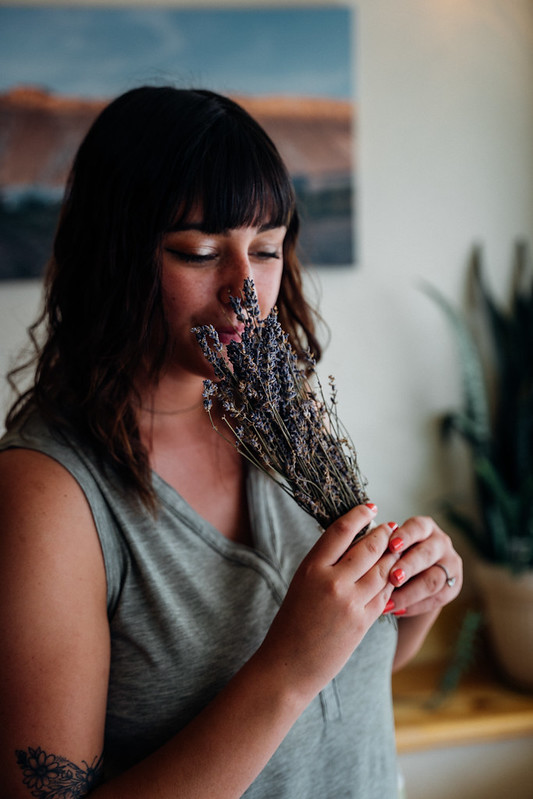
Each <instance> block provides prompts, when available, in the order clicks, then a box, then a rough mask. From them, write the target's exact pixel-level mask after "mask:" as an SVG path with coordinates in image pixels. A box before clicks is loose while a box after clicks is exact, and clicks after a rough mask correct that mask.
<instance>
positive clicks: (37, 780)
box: [15, 746, 103, 799]
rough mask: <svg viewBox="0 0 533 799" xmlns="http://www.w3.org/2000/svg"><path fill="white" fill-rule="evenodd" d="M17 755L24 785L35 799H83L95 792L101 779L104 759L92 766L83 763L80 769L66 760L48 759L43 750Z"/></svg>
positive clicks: (97, 759) (18, 752)
mask: <svg viewBox="0 0 533 799" xmlns="http://www.w3.org/2000/svg"><path fill="white" fill-rule="evenodd" d="M15 754H16V757H17V764H18V765H19V766H20V768H21V769H22V774H23V777H22V781H23V783H24V785H26V786H27V788H28V790H29V791H30V794H31V796H34V797H35V799H81V797H83V796H87V794H88V793H90V792H91V791H92V789H93V788H96V786H97V784H98V782H99V780H100V777H101V776H102V764H103V756H102V755H100V757H95V758H94V760H93V762H92V763H91V765H89V764H88V763H87V762H86V761H85V760H82V764H83V767H82V768H80V766H77V765H76V764H75V763H71V762H70V760H67V759H66V758H65V757H60V756H59V755H48V754H47V753H46V752H44V751H43V750H42V749H41V747H40V746H38V747H37V749H32V748H31V746H29V747H28V748H27V750H25V751H23V750H21V749H17V750H16V752H15Z"/></svg>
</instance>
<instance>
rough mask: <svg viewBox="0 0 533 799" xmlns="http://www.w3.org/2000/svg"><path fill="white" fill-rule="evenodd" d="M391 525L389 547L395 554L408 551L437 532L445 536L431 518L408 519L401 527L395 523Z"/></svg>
mask: <svg viewBox="0 0 533 799" xmlns="http://www.w3.org/2000/svg"><path fill="white" fill-rule="evenodd" d="M389 525H390V528H391V536H390V541H389V547H390V549H391V551H395V552H399V551H406V550H408V549H409V548H410V547H412V546H413V545H414V544H417V543H420V542H421V541H425V540H426V539H427V538H429V537H430V536H431V535H433V534H435V533H437V532H438V533H442V535H445V533H443V531H442V530H441V529H440V527H438V525H437V524H436V523H435V522H434V521H433V519H431V518H430V517H429V516H414V517H412V518H411V519H407V521H406V522H404V523H403V524H402V525H401V526H400V527H398V525H397V524H395V523H394V522H389Z"/></svg>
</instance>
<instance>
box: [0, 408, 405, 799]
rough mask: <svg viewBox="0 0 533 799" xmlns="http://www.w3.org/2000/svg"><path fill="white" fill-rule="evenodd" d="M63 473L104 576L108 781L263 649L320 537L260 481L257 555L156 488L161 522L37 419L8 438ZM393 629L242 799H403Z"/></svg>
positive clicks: (310, 714)
mask: <svg viewBox="0 0 533 799" xmlns="http://www.w3.org/2000/svg"><path fill="white" fill-rule="evenodd" d="M8 447H25V448H28V449H33V450H37V451H39V452H42V453H45V454H46V455H48V456H50V457H51V458H53V459H55V460H56V461H58V462H59V463H60V464H61V465H62V466H64V467H65V468H66V469H67V470H68V471H69V472H70V474H71V475H72V476H73V477H74V478H75V479H76V481H77V482H78V483H79V485H80V486H81V488H82V490H83V492H84V494H85V496H86V497H87V500H88V502H89V505H90V508H91V510H92V514H93V518H94V522H95V525H96V529H97V531H98V535H99V538H100V542H101V546H102V551H103V555H104V561H105V568H106V575H107V602H108V615H109V624H110V631H111V670H110V680H109V695H108V705H107V716H106V729H105V748H104V758H105V769H106V772H105V773H106V779H108V778H109V777H111V776H113V775H114V774H117V773H119V772H121V771H122V770H124V769H127V768H128V767H129V766H131V765H133V764H134V763H136V762H137V761H139V760H141V759H142V758H143V757H145V756H147V755H148V754H150V752H152V751H154V750H155V749H157V748H158V747H160V746H161V745H162V744H163V743H164V742H165V741H167V740H168V739H169V738H171V737H172V736H173V735H174V734H175V733H176V732H177V731H178V730H180V729H181V728H182V727H183V726H185V725H186V724H187V723H188V722H189V721H190V720H191V719H192V718H194V717H195V716H196V715H197V714H198V713H199V712H200V710H201V709H202V708H203V707H204V706H205V705H206V704H207V703H208V702H209V701H210V700H211V699H212V698H213V697H214V696H215V695H216V694H217V693H218V692H219V691H220V689H221V688H222V686H224V685H225V683H226V682H227V681H228V680H229V679H230V678H231V677H232V675H233V674H234V673H235V672H236V671H237V670H238V669H239V668H240V667H241V666H242V664H243V663H244V662H245V661H246V660H248V659H249V658H250V656H251V655H252V654H253V652H255V651H256V649H257V648H258V647H259V645H260V643H261V642H262V640H263V638H264V636H265V634H266V632H267V630H268V628H269V625H270V623H271V621H272V619H273V617H274V615H275V614H276V612H277V610H278V608H279V605H280V603H281V602H282V600H283V597H284V595H285V593H286V590H287V587H288V584H289V582H290V580H291V578H292V576H293V574H294V571H295V570H296V568H297V566H298V565H299V563H300V561H301V560H302V558H303V557H304V555H305V554H306V553H307V552H308V551H309V549H310V548H311V546H312V545H313V543H314V541H315V540H316V538H317V536H318V534H319V531H318V529H317V525H316V523H315V522H314V521H313V520H312V519H311V518H310V517H309V516H308V515H307V514H306V513H304V512H303V511H302V510H300V509H299V508H298V507H297V505H296V504H295V503H294V501H293V500H292V499H291V498H290V497H288V496H287V495H286V494H285V493H284V492H283V491H282V490H281V489H280V488H279V487H278V486H276V485H275V484H274V483H273V482H272V481H271V480H269V478H267V477H265V476H264V475H263V474H262V473H261V472H259V471H257V470H255V469H251V470H250V471H249V474H248V477H247V492H248V502H249V512H250V519H251V523H252V536H253V542H254V545H253V547H247V546H243V545H240V544H237V543H234V542H232V541H229V540H228V539H226V538H225V537H224V536H222V535H221V534H220V533H219V532H218V531H217V530H216V529H215V528H214V527H212V526H211V525H210V524H209V523H208V522H207V521H205V520H204V519H202V518H201V517H200V516H199V515H198V514H197V513H196V511H194V510H193V509H192V508H191V507H190V505H188V503H187V502H185V500H184V499H183V498H182V497H181V496H180V495H179V494H178V493H177V492H176V491H175V490H174V489H173V488H172V487H171V486H169V485H168V484H167V483H166V482H165V481H164V480H162V479H161V478H160V477H159V476H158V475H157V474H154V475H153V481H154V487H155V490H156V493H157V497H158V500H159V513H158V515H157V518H155V517H154V516H153V515H151V514H150V512H149V511H147V510H146V509H144V508H143V507H140V506H139V504H138V503H137V502H135V501H132V498H131V497H130V498H128V495H127V493H126V492H125V491H124V490H123V489H122V488H121V487H120V485H119V483H118V480H117V479H116V477H114V476H113V475H112V474H111V473H109V472H108V471H107V470H106V469H105V468H103V467H102V466H101V464H99V463H98V461H97V460H96V458H95V457H94V455H92V454H91V453H90V452H89V451H87V450H86V449H84V448H83V447H81V446H79V444H77V443H76V441H74V440H72V439H70V438H69V437H64V438H63V437H61V438H59V437H57V436H54V435H52V434H51V433H50V432H49V431H48V430H47V429H46V427H45V426H44V425H43V424H42V422H40V421H39V420H38V419H37V418H33V419H32V420H31V421H30V422H29V423H27V424H26V425H25V428H24V430H23V431H19V432H17V431H14V432H11V433H9V434H6V435H5V436H4V438H3V439H2V440H1V441H0V449H6V448H8ZM395 645H396V627H395V624H394V622H393V620H391V619H389V618H388V617H384V618H382V619H380V620H378V621H377V622H376V623H375V624H374V625H373V626H372V628H371V629H370V630H369V631H368V633H367V634H366V636H365V638H364V639H363V641H362V643H361V644H360V645H359V647H358V648H357V650H356V651H355V653H354V654H353V656H352V657H351V659H350V660H349V662H348V663H347V665H346V666H345V667H344V668H343V669H342V671H341V672H340V673H339V674H338V676H337V677H336V678H335V680H333V681H332V682H331V683H330V684H329V685H327V686H326V688H325V689H324V690H323V691H322V692H321V694H320V695H319V696H318V697H317V698H316V699H315V700H314V701H313V702H311V704H310V705H309V706H308V707H307V709H306V710H305V711H304V713H303V714H302V715H301V717H300V718H299V719H298V720H297V722H296V723H295V724H294V726H293V727H292V729H291V730H290V732H289V733H288V735H287V736H286V738H285V739H284V741H283V742H282V744H281V745H280V746H279V748H278V750H277V751H276V752H275V754H274V755H273V756H272V758H271V759H270V761H269V762H268V764H267V765H266V766H265V768H264V769H263V771H262V772H261V774H260V775H259V776H258V777H257V779H256V780H255V781H254V783H253V784H252V785H251V786H250V788H249V789H248V790H247V791H246V793H245V794H244V796H245V797H246V799H267V798H268V799H349V798H353V799H355V797H357V799H389V797H390V799H394V797H396V796H397V790H396V754H395V741H394V725H393V714H392V702H391V690H390V673H391V665H392V658H393V655H394V650H395Z"/></svg>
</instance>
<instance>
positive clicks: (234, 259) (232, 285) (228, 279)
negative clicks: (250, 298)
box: [218, 250, 252, 305]
mask: <svg viewBox="0 0 533 799" xmlns="http://www.w3.org/2000/svg"><path fill="white" fill-rule="evenodd" d="M250 277H252V270H251V265H250V258H249V256H248V253H247V252H244V251H240V250H234V251H232V252H231V253H228V256H227V258H226V260H225V263H224V265H223V269H222V270H221V274H220V288H219V290H218V298H219V300H220V302H221V303H223V304H224V305H228V304H229V301H230V297H240V296H241V294H242V287H243V285H244V281H245V279H246V278H250Z"/></svg>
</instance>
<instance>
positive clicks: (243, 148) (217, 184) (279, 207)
mask: <svg viewBox="0 0 533 799" xmlns="http://www.w3.org/2000/svg"><path fill="white" fill-rule="evenodd" d="M224 99H226V101H227V104H228V105H227V107H226V106H224V107H223V108H222V109H218V113H217V114H216V116H215V118H214V120H213V121H212V124H210V125H208V126H206V128H205V129H204V131H202V134H201V135H200V137H198V138H197V139H196V141H194V142H192V143H191V147H190V148H189V152H188V153H187V159H186V163H187V164H188V168H187V171H186V173H185V175H183V174H182V175H181V176H180V178H179V179H178V181H177V182H179V184H180V185H177V186H176V196H177V198H178V202H177V210H176V213H175V216H174V219H173V224H179V223H182V222H183V221H184V220H186V219H190V218H192V216H193V215H194V214H195V213H198V212H199V213H201V217H202V219H201V221H202V225H203V226H204V228H205V230H206V231H207V232H211V233H221V232H223V231H224V230H229V229H232V228H239V227H248V226H258V225H262V224H266V225H273V226H275V227H282V226H286V227H287V228H288V227H289V224H290V222H291V219H292V217H293V214H294V211H295V195H294V189H293V186H292V182H291V179H290V176H289V174H288V172H287V169H286V167H285V164H284V163H283V161H282V159H281V156H280V155H279V153H278V151H277V149H276V147H275V145H274V144H273V143H272V141H271V139H270V138H269V137H268V135H267V134H266V133H265V132H264V131H263V129H262V128H261V127H260V126H259V125H258V124H257V123H256V122H255V120H253V119H252V118H251V117H249V116H248V114H247V113H246V112H245V111H244V110H243V109H242V108H240V107H239V106H236V105H235V104H234V103H232V102H231V101H230V100H227V98H224Z"/></svg>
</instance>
